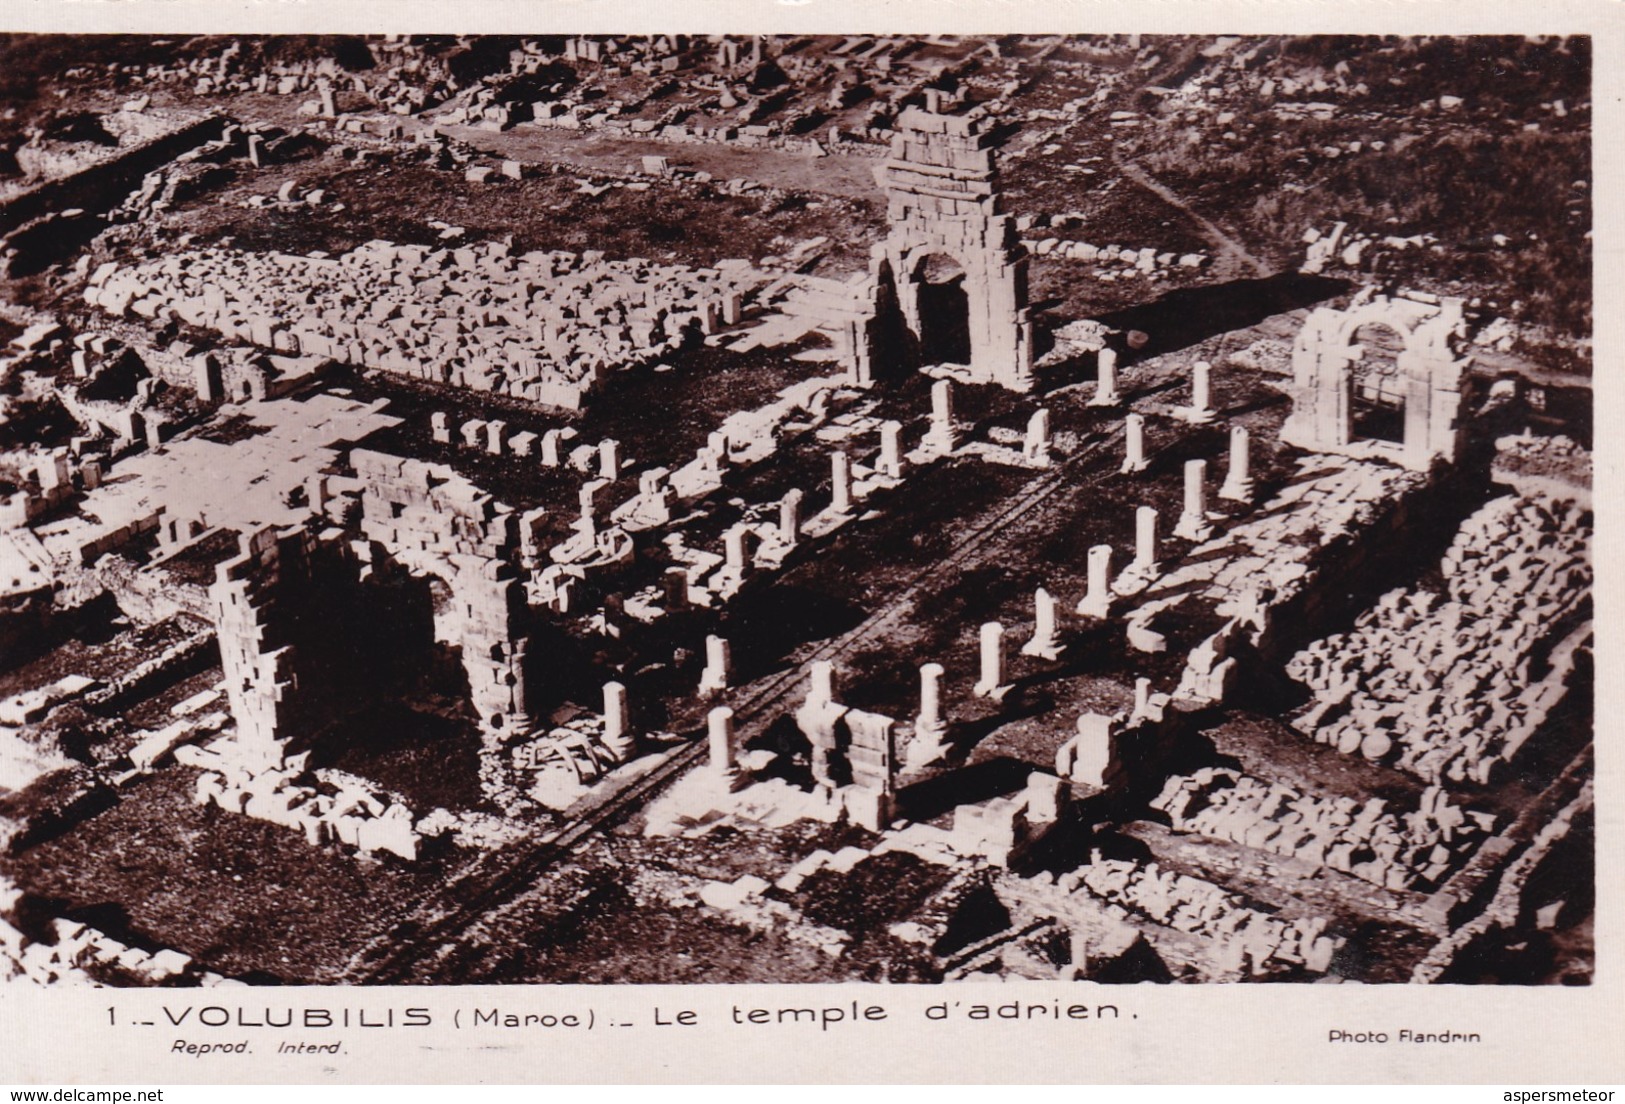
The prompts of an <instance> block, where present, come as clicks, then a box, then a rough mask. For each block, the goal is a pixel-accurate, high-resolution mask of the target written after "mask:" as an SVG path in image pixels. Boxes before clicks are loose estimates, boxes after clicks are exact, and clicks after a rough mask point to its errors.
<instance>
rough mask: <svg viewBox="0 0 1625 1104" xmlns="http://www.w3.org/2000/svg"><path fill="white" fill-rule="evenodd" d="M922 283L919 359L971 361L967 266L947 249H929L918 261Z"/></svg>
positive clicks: (957, 362) (920, 283)
mask: <svg viewBox="0 0 1625 1104" xmlns="http://www.w3.org/2000/svg"><path fill="white" fill-rule="evenodd" d="M914 271H915V276H916V279H917V281H918V286H919V304H920V306H919V310H920V362H921V363H922V364H927V365H930V364H958V365H969V364H970V362H971V339H970V297H969V294H968V293H967V291H966V289H965V268H964V266H963V265H961V264H960V263H959V262H958V261H956V260H955V259H954V258H952V257H950V256H948V255H947V254H946V253H930V254H927V255H926V256H924V257H922V258H920V259H919V260H918V261H917V262H916V267H915V270H914Z"/></svg>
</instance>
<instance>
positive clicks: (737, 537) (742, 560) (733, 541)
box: [722, 525, 750, 574]
mask: <svg viewBox="0 0 1625 1104" xmlns="http://www.w3.org/2000/svg"><path fill="white" fill-rule="evenodd" d="M749 534H750V527H749V526H748V525H730V526H729V527H728V529H727V531H726V532H724V533H723V534H722V545H723V553H724V561H723V564H724V566H725V567H727V568H728V569H729V570H732V571H737V572H740V573H741V574H743V572H744V571H745V568H746V567H747V566H749V565H748V564H747V563H746V560H747V559H748V558H749V557H748V555H747V552H746V548H745V539H746V537H748V536H749Z"/></svg>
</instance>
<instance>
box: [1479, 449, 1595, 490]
mask: <svg viewBox="0 0 1625 1104" xmlns="http://www.w3.org/2000/svg"><path fill="white" fill-rule="evenodd" d="M1491 473H1492V474H1493V475H1494V477H1495V481H1496V482H1497V483H1503V484H1505V485H1507V486H1509V487H1511V488H1512V489H1513V490H1515V491H1517V492H1518V493H1519V494H1521V495H1530V496H1534V495H1538V494H1545V495H1548V496H1550V497H1552V498H1573V499H1576V500H1578V501H1579V503H1580V504H1581V505H1582V506H1589V505H1590V504H1591V452H1590V450H1589V449H1587V448H1585V447H1584V446H1582V445H1580V444H1579V443H1578V442H1576V441H1574V440H1572V439H1570V438H1568V437H1542V436H1536V435H1534V434H1531V433H1524V434H1520V435H1518V436H1514V437H1502V438H1500V439H1499V440H1497V441H1496V442H1495V464H1494V466H1493V468H1492V469H1491Z"/></svg>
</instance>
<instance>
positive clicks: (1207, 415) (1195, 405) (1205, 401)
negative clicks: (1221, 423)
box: [1179, 360, 1214, 425]
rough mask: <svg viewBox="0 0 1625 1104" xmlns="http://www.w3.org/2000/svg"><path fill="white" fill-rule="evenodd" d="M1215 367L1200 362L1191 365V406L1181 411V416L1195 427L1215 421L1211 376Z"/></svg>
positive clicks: (1205, 362)
mask: <svg viewBox="0 0 1625 1104" xmlns="http://www.w3.org/2000/svg"><path fill="white" fill-rule="evenodd" d="M1212 372H1213V365H1211V364H1209V363H1208V362H1207V361H1205V360H1199V361H1197V362H1196V363H1195V364H1193V365H1191V404H1190V406H1187V407H1183V408H1182V409H1180V411H1179V416H1180V417H1181V418H1183V419H1185V421H1187V422H1190V423H1192V424H1194V425H1204V424H1206V423H1208V422H1211V421H1212V420H1213V414H1214V411H1213V392H1212V381H1211V379H1210V376H1211V374H1212Z"/></svg>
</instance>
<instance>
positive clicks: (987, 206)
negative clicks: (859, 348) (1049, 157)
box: [870, 108, 1033, 391]
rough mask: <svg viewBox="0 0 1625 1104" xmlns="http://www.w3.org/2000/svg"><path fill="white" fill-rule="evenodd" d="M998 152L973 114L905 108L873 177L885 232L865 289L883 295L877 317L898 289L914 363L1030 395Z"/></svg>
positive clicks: (1023, 290)
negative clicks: (882, 198) (882, 203)
mask: <svg viewBox="0 0 1625 1104" xmlns="http://www.w3.org/2000/svg"><path fill="white" fill-rule="evenodd" d="M995 145H996V143H995V139H994V136H993V135H992V133H991V132H990V126H989V120H988V118H987V117H986V116H985V115H983V114H982V113H981V111H980V109H974V110H972V111H969V112H967V113H965V114H963V115H942V114H938V113H937V112H935V111H931V110H921V109H919V108H909V109H908V110H906V111H904V112H903V113H902V115H900V116H899V117H898V120H897V136H896V137H895V138H894V139H893V140H892V150H891V157H890V158H889V159H888V160H886V161H885V162H884V163H883V164H882V165H881V166H880V168H879V169H877V170H876V175H877V177H878V178H879V181H880V186H881V187H882V188H883V189H884V190H885V192H886V200H887V216H888V218H889V219H890V220H891V227H892V229H891V233H890V235H889V236H888V237H887V238H886V240H885V241H883V242H881V243H879V244H877V245H876V246H875V247H874V249H873V251H872V253H871V265H870V267H871V272H872V273H873V276H874V280H873V281H872V286H873V287H874V288H877V289H879V288H885V289H886V291H887V294H886V295H884V296H880V295H878V294H877V296H876V302H875V304H874V306H875V312H876V314H877V316H878V315H881V314H882V313H883V312H884V311H886V310H887V309H890V308H892V303H891V301H890V300H891V296H892V292H893V289H895V309H896V310H897V311H899V312H900V313H901V315H902V322H903V328H904V329H906V331H907V333H908V335H909V337H910V343H911V344H912V346H913V350H912V351H913V355H914V356H915V357H916V358H917V359H918V361H919V362H920V363H921V364H923V365H932V364H939V363H940V364H947V365H951V366H957V368H958V369H959V370H958V371H957V372H956V373H955V374H956V375H959V376H960V377H961V378H964V379H966V380H968V381H970V382H975V383H996V384H999V385H1001V386H1003V387H1008V388H1010V389H1011V390H1015V391H1027V390H1030V389H1031V388H1032V385H1033V377H1032V320H1031V318H1030V317H1029V314H1028V306H1027V252H1026V250H1025V249H1024V248H1023V247H1022V245H1021V243H1020V241H1019V239H1018V238H1017V237H1016V231H1015V226H1014V224H1013V222H1012V221H1011V219H1010V216H1009V215H1005V214H1001V213H1000V212H999V197H998V189H997V186H996V179H995V169H994V160H993V150H994V147H995ZM950 273H952V274H951V275H950ZM881 299H885V300H886V301H885V302H881V301H880V300H881ZM876 354H877V355H886V354H885V353H882V352H881V351H879V350H876ZM891 355H895V353H893V354H891ZM959 358H963V359H959Z"/></svg>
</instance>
